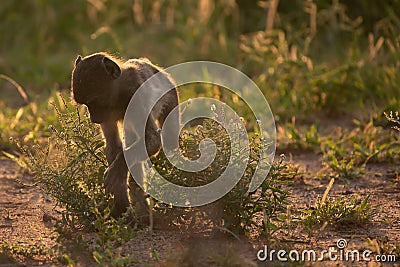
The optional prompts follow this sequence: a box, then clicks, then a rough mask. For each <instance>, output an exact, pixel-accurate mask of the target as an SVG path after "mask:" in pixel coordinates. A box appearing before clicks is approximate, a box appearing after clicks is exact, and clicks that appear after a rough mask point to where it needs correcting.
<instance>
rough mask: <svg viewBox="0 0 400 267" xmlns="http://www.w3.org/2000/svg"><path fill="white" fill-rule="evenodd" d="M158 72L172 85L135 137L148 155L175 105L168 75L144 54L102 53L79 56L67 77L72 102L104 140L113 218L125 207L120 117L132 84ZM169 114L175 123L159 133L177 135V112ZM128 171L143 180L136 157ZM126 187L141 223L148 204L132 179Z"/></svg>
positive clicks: (156, 146) (155, 150)
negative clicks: (83, 107)
mask: <svg viewBox="0 0 400 267" xmlns="http://www.w3.org/2000/svg"><path fill="white" fill-rule="evenodd" d="M159 72H161V73H162V76H161V79H162V80H163V81H162V83H161V84H164V85H165V84H167V85H168V86H169V88H173V89H171V90H169V91H168V92H167V93H165V94H164V95H163V97H162V98H161V99H160V100H159V101H158V102H157V103H156V104H155V105H154V107H152V109H151V114H150V116H149V118H148V120H147V124H146V128H145V136H137V137H136V138H145V142H146V148H147V153H148V156H153V155H155V154H157V153H158V151H159V150H160V149H161V144H162V142H161V137H160V128H162V127H163V124H164V121H165V119H166V117H167V116H168V114H169V113H170V112H171V111H172V110H173V109H174V108H175V107H176V106H178V93H177V89H176V86H175V84H174V82H173V80H172V79H171V78H170V77H169V75H168V74H167V73H166V72H164V71H163V70H162V69H161V68H160V67H158V66H155V65H154V64H152V63H151V62H150V61H149V60H148V59H146V58H141V59H130V60H128V61H125V62H124V61H122V60H120V59H117V58H115V57H113V56H111V55H109V54H107V53H103V52H101V53H95V54H92V55H89V56H87V57H84V58H82V57H81V56H78V57H77V59H76V61H75V67H74V69H73V71H72V81H71V87H72V94H73V98H74V100H75V101H76V102H77V103H79V104H84V105H86V106H87V108H88V110H89V115H90V120H91V122H93V123H97V124H100V126H101V129H102V132H103V135H104V137H105V139H106V149H105V154H106V158H107V162H108V164H109V166H108V168H107V170H106V172H105V176H104V186H105V189H106V192H109V193H111V194H112V195H113V196H114V205H113V209H112V215H113V216H115V217H118V216H120V215H121V214H122V213H124V212H125V211H126V210H127V208H128V207H129V206H130V201H129V193H128V175H127V174H128V167H127V165H126V162H125V158H124V154H123V150H122V143H121V138H120V129H119V122H121V121H122V120H123V118H124V115H125V112H126V109H127V106H128V104H129V101H130V100H131V98H132V96H133V95H134V93H135V92H136V91H137V89H138V88H139V87H140V86H141V85H142V84H143V83H144V82H145V81H146V80H147V79H148V78H150V77H151V76H152V75H154V74H156V73H159ZM152 90H153V88H152ZM154 90H158V89H156V88H154ZM146 101H148V100H147V99H144V100H143V105H146ZM172 114H175V115H174V116H175V117H174V118H173V120H172V122H173V124H174V125H172V127H170V130H169V131H166V132H165V135H164V136H169V135H173V134H177V133H176V130H177V129H179V113H171V115H172ZM176 114H178V115H176ZM163 131H164V129H163ZM170 148H173V147H170ZM146 157H147V155H146ZM131 170H132V175H133V176H134V177H135V179H136V180H137V181H141V182H142V183H143V162H135V165H134V166H133V167H132V169H131ZM129 187H130V190H131V195H132V196H133V199H132V200H133V202H134V204H135V211H136V216H137V217H138V219H139V221H138V222H142V223H146V222H147V220H148V206H147V202H146V200H145V193H144V192H143V190H142V189H141V188H140V187H139V186H138V185H137V184H136V183H135V182H134V181H133V183H130V182H129Z"/></svg>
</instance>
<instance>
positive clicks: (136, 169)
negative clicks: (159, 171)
mask: <svg viewBox="0 0 400 267" xmlns="http://www.w3.org/2000/svg"><path fill="white" fill-rule="evenodd" d="M143 167H144V166H143V163H142V162H141V163H138V164H135V165H134V166H133V167H132V169H131V174H132V176H133V177H134V178H135V179H132V177H130V179H129V187H130V189H131V197H132V201H133V203H134V204H135V211H136V216H137V218H138V219H139V221H140V222H141V223H143V224H148V223H149V207H148V204H147V202H146V198H145V192H144V191H143V190H142V188H141V187H140V186H139V185H138V184H140V185H142V186H143V185H144V172H143V171H144V168H143Z"/></svg>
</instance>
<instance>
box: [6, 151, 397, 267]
mask: <svg viewBox="0 0 400 267" xmlns="http://www.w3.org/2000/svg"><path fill="white" fill-rule="evenodd" d="M285 154H287V155H288V159H290V160H292V161H293V163H295V164H299V166H300V169H301V170H302V171H303V175H302V178H301V179H299V180H296V181H295V182H294V184H293V185H291V186H290V187H291V190H292V192H293V196H294V197H293V198H292V199H291V202H292V203H291V209H292V210H293V211H295V210H298V209H309V208H311V207H312V206H313V205H314V203H315V200H316V198H317V196H318V195H322V194H323V193H324V191H325V188H326V185H327V183H328V182H329V181H328V179H322V178H319V177H317V176H316V175H315V173H316V172H317V171H318V170H320V168H321V162H320V158H319V155H316V154H315V153H313V152H295V151H291V152H288V153H285ZM368 195H369V196H370V200H371V203H372V204H373V206H374V208H375V209H376V215H375V216H374V218H373V220H372V221H371V222H370V223H368V224H365V225H362V226H359V227H354V226H351V227H349V226H346V225H336V226H334V227H330V226H328V227H326V228H325V229H323V230H321V231H316V233H315V234H314V235H313V236H309V235H308V234H307V233H306V232H305V231H304V230H303V229H300V228H299V227H296V228H293V229H285V230H282V231H280V232H278V233H277V235H275V236H274V238H273V240H272V243H271V244H270V247H271V249H276V250H278V249H285V250H288V251H289V250H291V249H297V250H301V249H315V250H317V251H318V250H322V249H328V248H329V247H335V246H336V241H337V240H338V239H340V238H344V239H346V240H347V242H348V248H351V249H358V250H365V249H369V250H371V251H373V253H374V254H385V253H388V252H390V251H389V250H388V251H384V250H382V244H386V243H387V244H396V243H398V242H399V241H400V220H399V218H400V186H399V174H398V168H397V167H396V166H393V165H390V164H370V165H368V166H367V173H366V174H365V175H364V176H363V177H361V178H359V179H355V180H351V181H350V183H349V184H346V183H344V182H341V181H336V182H335V183H334V185H333V188H332V189H331V191H330V196H332V197H337V198H341V197H346V198H349V197H353V196H354V197H362V198H364V197H366V196H368ZM0 205H1V206H0V236H1V240H2V242H3V243H4V242H5V241H6V240H8V244H10V245H9V247H14V248H16V251H17V253H13V254H12V255H10V254H9V253H2V254H0V266H2V267H3V266H38V265H40V266H59V265H62V264H61V263H60V262H58V261H57V260H56V259H55V258H54V257H51V256H50V255H49V254H48V253H47V254H46V253H45V252H44V253H36V254H35V253H33V252H32V251H29V250H27V251H25V250H23V248H27V249H28V248H36V249H40V248H43V247H44V248H46V249H50V248H52V247H53V246H55V245H56V244H57V242H56V238H57V233H56V231H55V225H54V220H53V219H52V216H53V211H52V201H51V199H50V198H49V197H48V196H46V195H45V194H43V193H42V192H41V190H40V189H39V188H38V187H37V186H36V185H35V184H34V181H33V179H32V178H31V177H30V176H29V175H25V174H22V173H21V172H20V171H19V168H18V166H17V165H16V164H15V163H13V162H12V161H8V160H3V161H0ZM54 216H56V215H54ZM205 228H207V227H205ZM95 236H96V234H95V233H87V234H84V237H85V238H84V240H85V241H86V242H87V244H89V245H90V243H92V242H95V241H94V240H95ZM239 239H240V240H237V239H236V238H234V237H233V236H232V235H229V234H226V235H213V234H212V233H210V231H206V229H204V231H201V230H200V231H196V233H193V232H190V231H185V229H184V227H178V226H172V227H168V228H166V229H162V230H155V231H153V232H152V233H150V232H149V231H148V230H142V231H138V232H137V233H136V235H135V237H134V238H133V239H131V240H130V241H129V242H127V243H125V244H124V245H123V246H122V248H121V250H120V251H119V253H120V254H121V255H122V256H129V257H130V258H134V259H137V260H136V261H135V262H133V263H131V264H130V266H270V265H271V262H259V261H258V260H257V257H256V253H257V251H258V250H260V249H262V248H263V247H264V245H265V244H266V239H265V238H245V237H239ZM14 252H15V251H14ZM41 254H44V255H41ZM72 255H73V258H74V260H75V263H76V264H78V265H80V266H96V263H95V261H94V260H93V258H92V256H91V255H88V254H87V253H86V254H85V253H82V252H81V253H79V251H78V252H77V251H75V253H73V254H72ZM397 257H398V255H397ZM398 260H399V259H397V262H392V263H388V264H387V265H386V266H398V265H399V261H398ZM280 264H281V263H279V262H275V263H274V264H273V265H276V266H280ZM337 264H339V265H340V266H343V265H347V266H353V265H354V262H353V263H351V262H348V263H343V262H326V261H325V262H323V263H319V266H335V265H337ZM301 265H317V266H318V264H317V263H316V262H314V263H312V264H310V263H307V262H303V263H301ZM356 265H357V266H380V264H379V263H377V262H370V263H367V262H357V264H356Z"/></svg>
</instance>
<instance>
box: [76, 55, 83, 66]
mask: <svg viewBox="0 0 400 267" xmlns="http://www.w3.org/2000/svg"><path fill="white" fill-rule="evenodd" d="M81 61H82V57H81V55H78V57H77V58H76V59H75V67H76V65H78V64H79V62H81Z"/></svg>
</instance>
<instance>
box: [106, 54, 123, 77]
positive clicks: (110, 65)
mask: <svg viewBox="0 0 400 267" xmlns="http://www.w3.org/2000/svg"><path fill="white" fill-rule="evenodd" d="M103 64H104V67H105V68H106V71H107V73H108V74H110V75H111V77H113V78H114V79H117V78H118V77H119V76H120V75H121V68H120V67H119V66H118V64H117V63H115V62H114V61H113V60H111V59H109V58H108V57H104V58H103Z"/></svg>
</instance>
